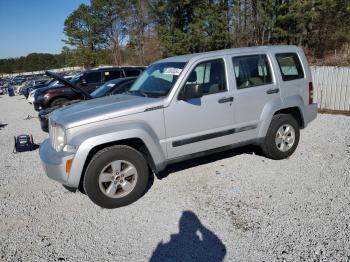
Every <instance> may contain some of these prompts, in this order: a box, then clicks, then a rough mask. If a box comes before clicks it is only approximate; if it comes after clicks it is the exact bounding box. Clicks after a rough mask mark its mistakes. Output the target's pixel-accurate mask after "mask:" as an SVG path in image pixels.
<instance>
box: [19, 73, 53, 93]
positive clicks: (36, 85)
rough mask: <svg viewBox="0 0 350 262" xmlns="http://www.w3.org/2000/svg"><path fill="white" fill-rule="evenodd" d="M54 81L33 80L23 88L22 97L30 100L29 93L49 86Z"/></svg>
mask: <svg viewBox="0 0 350 262" xmlns="http://www.w3.org/2000/svg"><path fill="white" fill-rule="evenodd" d="M53 81H55V80H54V79H47V78H46V79H39V80H31V81H29V83H28V85H26V86H25V87H23V88H22V95H24V96H25V98H28V96H29V93H30V91H31V90H34V89H38V88H41V87H46V86H49V85H50V84H51V83H52V82H53Z"/></svg>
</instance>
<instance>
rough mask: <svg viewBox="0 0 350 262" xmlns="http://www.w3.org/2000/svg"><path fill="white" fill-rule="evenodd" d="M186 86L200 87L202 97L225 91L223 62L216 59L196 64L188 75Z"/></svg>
mask: <svg viewBox="0 0 350 262" xmlns="http://www.w3.org/2000/svg"><path fill="white" fill-rule="evenodd" d="M186 85H200V89H201V91H202V93H203V95H210V94H215V93H219V92H224V91H226V90H227V88H226V75H225V63H224V61H223V60H222V59H216V60H211V61H206V62H202V63H200V64H198V65H197V66H196V67H195V68H194V70H193V71H192V72H191V74H190V75H189V77H188V79H187V81H186Z"/></svg>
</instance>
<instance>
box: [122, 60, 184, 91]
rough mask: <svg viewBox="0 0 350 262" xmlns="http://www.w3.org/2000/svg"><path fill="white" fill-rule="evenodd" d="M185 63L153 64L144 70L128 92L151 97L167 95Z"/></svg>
mask: <svg viewBox="0 0 350 262" xmlns="http://www.w3.org/2000/svg"><path fill="white" fill-rule="evenodd" d="M185 65H186V63H184V62H165V63H156V64H153V65H151V66H149V67H148V68H147V69H146V70H145V71H143V73H142V74H141V76H140V77H139V78H138V79H137V80H136V82H135V83H134V84H133V85H132V87H131V88H130V90H129V91H128V93H131V94H133V93H134V94H136V95H141V96H149V97H162V96H166V95H167V94H168V93H169V92H170V90H171V88H172V87H173V86H174V84H175V82H176V80H177V78H178V77H179V75H180V74H181V72H182V69H183V68H184V67H185Z"/></svg>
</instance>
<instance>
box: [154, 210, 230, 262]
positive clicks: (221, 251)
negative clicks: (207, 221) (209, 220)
mask: <svg viewBox="0 0 350 262" xmlns="http://www.w3.org/2000/svg"><path fill="white" fill-rule="evenodd" d="M225 255H226V247H225V245H224V244H223V242H222V241H221V240H220V238H219V237H218V236H217V235H215V234H214V233H213V232H212V231H210V230H209V229H207V228H206V227H205V226H203V224H202V223H201V221H200V220H199V218H198V217H197V216H196V214H195V213H193V212H191V211H184V212H183V213H182V216H181V218H180V221H179V232H178V233H177V234H172V235H171V236H170V241H169V242H167V243H163V241H161V242H159V243H158V245H157V247H156V249H155V250H154V252H153V254H152V257H151V258H150V262H158V261H159V262H160V261H214V262H219V261H223V259H224V258H225Z"/></svg>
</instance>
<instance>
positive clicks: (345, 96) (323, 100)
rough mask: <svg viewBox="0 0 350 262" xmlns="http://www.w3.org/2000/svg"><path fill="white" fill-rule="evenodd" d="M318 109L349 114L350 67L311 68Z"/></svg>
mask: <svg viewBox="0 0 350 262" xmlns="http://www.w3.org/2000/svg"><path fill="white" fill-rule="evenodd" d="M311 72H312V78H313V84H314V100H315V101H316V102H317V103H318V108H319V109H326V110H336V111H346V112H350V67H337V66H312V67H311Z"/></svg>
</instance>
